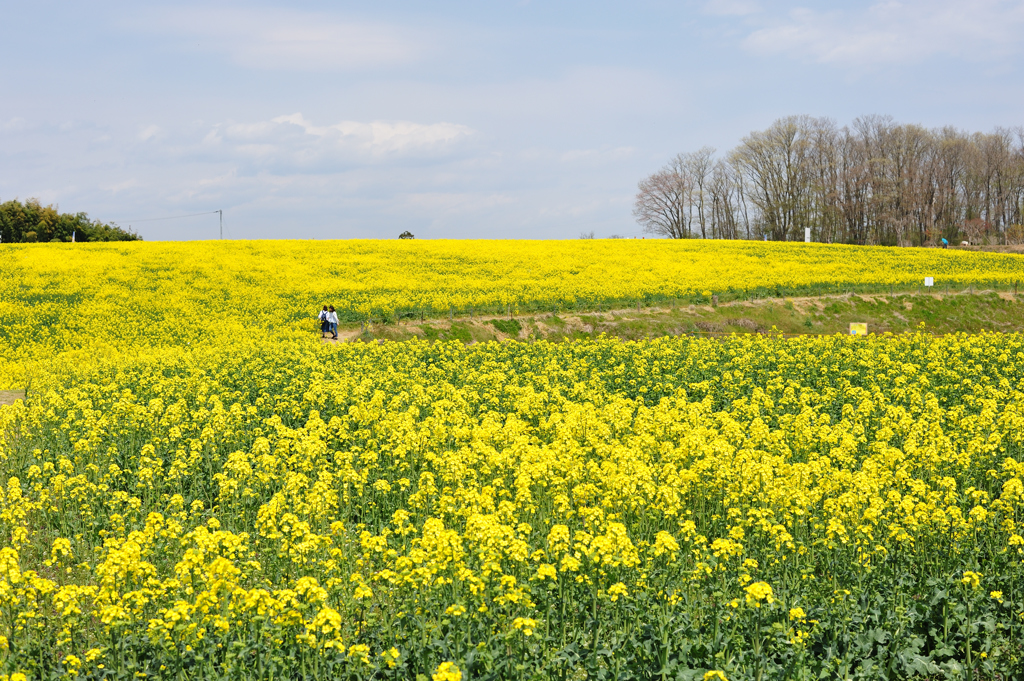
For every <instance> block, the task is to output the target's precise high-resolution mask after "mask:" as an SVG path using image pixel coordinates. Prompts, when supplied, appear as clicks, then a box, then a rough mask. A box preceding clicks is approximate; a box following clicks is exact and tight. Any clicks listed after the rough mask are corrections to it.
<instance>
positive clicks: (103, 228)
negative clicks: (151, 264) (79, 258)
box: [0, 199, 142, 244]
mask: <svg viewBox="0 0 1024 681" xmlns="http://www.w3.org/2000/svg"><path fill="white" fill-rule="evenodd" d="M72 236H74V239H75V241H141V239H142V237H140V236H139V235H138V234H136V233H134V232H129V231H126V230H123V229H121V228H120V227H118V226H117V225H115V224H109V225H108V224H104V223H102V222H100V221H98V220H95V221H90V220H89V216H88V215H86V214H85V213H75V214H71V213H58V212H57V208H56V207H55V206H52V205H49V206H43V205H42V204H40V203H39V201H38V200H37V199H29V200H28V201H26V202H25V203H22V202H20V201H18V200H14V201H6V202H4V203H0V242H3V243H5V244H9V243H21V242H37V241H38V242H61V241H71V239H72Z"/></svg>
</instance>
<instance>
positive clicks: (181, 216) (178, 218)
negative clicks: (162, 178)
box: [120, 210, 221, 223]
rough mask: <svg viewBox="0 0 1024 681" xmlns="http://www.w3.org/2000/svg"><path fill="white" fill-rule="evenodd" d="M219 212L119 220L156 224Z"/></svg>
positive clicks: (217, 211)
mask: <svg viewBox="0 0 1024 681" xmlns="http://www.w3.org/2000/svg"><path fill="white" fill-rule="evenodd" d="M220 212H221V211H219V210H211V211H207V212H205V213H190V214H189V215H172V216H170V217H166V218H144V219H142V220H120V222H129V223H134V222H156V221H158V220H181V219H182V218H194V217H198V216H200V215H213V214H215V213H220Z"/></svg>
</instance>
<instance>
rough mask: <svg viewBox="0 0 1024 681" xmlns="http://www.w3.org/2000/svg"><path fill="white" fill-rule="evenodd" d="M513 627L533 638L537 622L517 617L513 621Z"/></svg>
mask: <svg viewBox="0 0 1024 681" xmlns="http://www.w3.org/2000/svg"><path fill="white" fill-rule="evenodd" d="M512 626H513V627H515V628H516V629H518V630H520V631H522V632H523V634H524V635H525V636H533V630H534V629H535V628H536V627H537V620H534V619H530V618H529V617H517V618H515V620H513V621H512Z"/></svg>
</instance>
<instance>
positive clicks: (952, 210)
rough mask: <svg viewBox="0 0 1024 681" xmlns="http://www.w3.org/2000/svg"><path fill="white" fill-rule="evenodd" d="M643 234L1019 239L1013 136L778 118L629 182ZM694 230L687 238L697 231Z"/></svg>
mask: <svg viewBox="0 0 1024 681" xmlns="http://www.w3.org/2000/svg"><path fill="white" fill-rule="evenodd" d="M639 189H640V191H639V192H638V194H637V200H636V206H635V208H634V214H635V215H636V217H637V220H638V221H639V222H640V223H641V224H642V225H643V226H644V229H645V230H647V231H648V232H651V233H654V234H660V235H663V236H670V237H674V238H685V237H690V236H697V235H698V234H699V235H700V236H701V237H703V238H725V239H735V238H748V239H749V238H759V237H761V236H762V235H765V236H770V237H771V238H772V239H775V240H784V239H792V238H799V237H801V236H802V235H803V230H804V229H805V228H810V229H811V233H812V236H813V238H814V239H815V240H819V241H827V242H841V243H852V244H891V245H903V246H907V245H918V246H927V245H935V244H937V243H938V242H939V241H940V240H941V239H942V238H943V237H945V238H947V239H948V240H950V241H953V242H956V241H959V240H960V238H961V237H963V236H967V237H968V238H969V239H970V240H971V241H983V242H989V243H992V242H998V243H1011V242H1017V241H1022V240H1024V215H1022V213H1024V128H1015V129H1012V130H1007V129H1002V128H997V129H996V130H995V131H994V132H992V133H989V134H981V133H975V134H968V133H965V132H961V131H959V130H956V129H954V128H948V127H947V128H943V129H941V130H927V129H925V128H922V127H920V126H917V125H904V124H900V123H897V122H895V121H894V120H893V119H892V118H891V117H889V116H865V117H862V118H858V119H856V120H855V121H854V122H853V123H852V124H851V125H850V126H848V127H843V128H839V127H837V126H836V124H835V123H834V122H833V121H831V120H829V119H827V118H811V117H809V116H790V117H788V118H782V119H779V120H777V121H775V122H774V123H772V125H771V126H769V127H768V129H767V130H764V131H760V132H752V133H750V135H748V136H747V137H745V138H744V139H743V141H742V142H741V144H740V145H739V146H738V147H736V148H735V149H734V150H733V151H732V152H730V153H729V154H728V155H727V157H726V159H719V160H717V161H716V160H715V157H714V150H713V149H711V148H708V147H705V148H703V149H700V150H698V151H696V152H693V153H688V154H679V155H677V156H676V157H675V158H673V159H672V160H671V161H670V162H669V163H668V164H667V165H666V166H665V167H664V168H662V169H661V170H660V171H659V172H657V173H655V174H654V175H652V176H650V177H648V178H647V179H645V180H644V181H643V182H641V183H640V187H639ZM698 230H699V231H698Z"/></svg>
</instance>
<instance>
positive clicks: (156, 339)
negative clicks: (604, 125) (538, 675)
mask: <svg viewBox="0 0 1024 681" xmlns="http://www.w3.org/2000/svg"><path fill="white" fill-rule="evenodd" d="M926 276H931V277H934V278H935V282H936V285H937V286H938V287H939V288H940V290H941V289H942V287H944V286H946V285H963V286H966V285H968V284H972V283H974V284H979V285H991V284H997V285H1000V286H1004V287H1005V286H1012V284H1013V282H1015V281H1017V280H1018V279H1022V278H1024V256H1018V255H1001V254H991V253H965V252H959V251H948V250H938V249H911V248H886V247H854V246H832V245H824V244H806V245H805V244H787V243H764V242H756V241H668V240H631V239H625V240H593V241H591V240H577V241H407V240H395V241H387V242H384V241H227V242H192V243H142V242H139V243H117V244H44V245H2V246H0V343H3V342H7V343H8V344H11V345H15V346H18V347H21V346H24V345H25V344H26V343H34V344H39V345H43V344H45V345H47V346H50V347H62V346H65V345H68V344H70V345H71V346H73V347H77V344H78V343H79V342H80V339H81V338H82V337H83V336H85V337H89V338H104V339H106V338H109V339H110V340H111V341H112V342H118V343H133V344H134V343H137V342H143V343H149V344H152V343H156V344H163V343H164V342H165V341H161V340H160V338H161V337H163V338H165V339H169V340H170V342H172V343H177V342H179V341H184V342H188V341H189V340H193V339H194V338H195V337H196V335H197V334H199V333H201V332H206V331H209V330H217V329H223V328H225V327H231V328H234V325H236V324H242V325H247V326H255V327H256V328H260V329H270V328H273V329H281V328H302V329H306V330H308V328H309V323H310V322H309V320H310V319H312V318H313V316H314V315H315V310H317V309H319V307H320V306H321V305H324V304H327V305H334V306H335V307H336V308H338V310H339V312H340V314H341V317H342V318H343V319H344V320H348V321H356V322H358V321H359V320H361V319H368V318H370V317H378V318H379V317H381V316H391V317H394V316H396V315H402V314H406V315H417V316H418V315H420V314H424V315H428V316H429V315H447V314H449V313H450V312H455V313H468V312H473V311H475V312H489V313H497V312H499V311H500V312H506V311H507V310H509V309H512V310H513V311H515V310H517V309H519V310H522V311H526V310H530V309H541V310H551V309H553V308H556V307H563V308H564V307H569V308H574V307H579V306H582V307H585V308H586V307H593V306H595V305H599V304H606V305H607V304H626V305H634V304H636V303H637V302H638V301H641V302H647V303H650V302H658V301H675V300H685V301H688V302H694V301H703V302H708V301H709V299H710V296H711V295H713V294H720V295H722V296H730V295H732V296H746V295H758V294H760V295H768V294H770V295H783V294H785V295H795V294H820V293H829V292H837V291H848V290H851V289H854V290H869V289H870V290H875V291H882V290H887V288H888V287H890V286H893V287H906V286H917V285H919V284H921V283H922V282H923V280H924V277H926ZM64 329H67V330H68V331H70V332H71V334H69V333H67V332H65V330H64Z"/></svg>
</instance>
